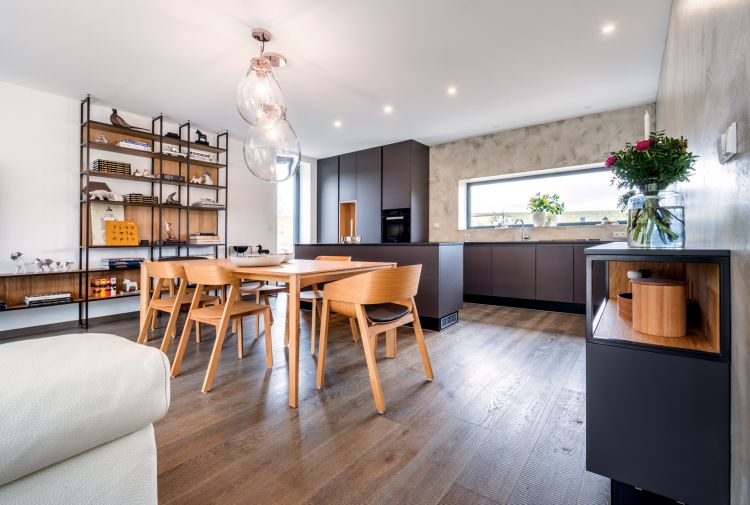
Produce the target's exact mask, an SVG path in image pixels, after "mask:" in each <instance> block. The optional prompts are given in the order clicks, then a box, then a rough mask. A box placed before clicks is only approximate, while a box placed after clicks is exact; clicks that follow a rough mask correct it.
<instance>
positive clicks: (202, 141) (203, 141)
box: [194, 130, 208, 146]
mask: <svg viewBox="0 0 750 505" xmlns="http://www.w3.org/2000/svg"><path fill="white" fill-rule="evenodd" d="M195 136H196V137H198V139H197V140H196V141H195V142H194V144H200V145H203V146H207V145H208V137H207V136H206V134H205V133H203V132H202V131H200V130H195Z"/></svg>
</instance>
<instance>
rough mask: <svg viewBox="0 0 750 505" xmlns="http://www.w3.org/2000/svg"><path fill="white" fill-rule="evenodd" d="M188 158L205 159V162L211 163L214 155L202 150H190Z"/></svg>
mask: <svg viewBox="0 0 750 505" xmlns="http://www.w3.org/2000/svg"><path fill="white" fill-rule="evenodd" d="M190 159H191V160H196V161H205V162H206V163H213V162H214V156H213V155H212V154H211V153H204V152H203V151H193V150H191V151H190Z"/></svg>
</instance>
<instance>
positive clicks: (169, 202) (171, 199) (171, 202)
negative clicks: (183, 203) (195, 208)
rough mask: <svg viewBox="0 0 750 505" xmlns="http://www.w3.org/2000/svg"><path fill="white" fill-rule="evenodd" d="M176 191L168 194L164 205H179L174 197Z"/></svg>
mask: <svg viewBox="0 0 750 505" xmlns="http://www.w3.org/2000/svg"><path fill="white" fill-rule="evenodd" d="M176 195H177V191H173V192H171V193H170V194H169V196H168V197H167V200H166V201H165V202H164V205H180V201H179V200H178V199H177V197H176Z"/></svg>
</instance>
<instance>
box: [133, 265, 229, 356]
mask: <svg viewBox="0 0 750 505" xmlns="http://www.w3.org/2000/svg"><path fill="white" fill-rule="evenodd" d="M141 268H145V269H146V272H147V273H148V276H149V284H148V285H146V286H141V289H149V286H151V284H152V283H153V282H154V281H156V284H155V286H154V291H153V294H152V296H151V300H150V301H149V303H148V312H146V317H145V318H144V320H143V324H141V329H140V332H139V333H138V343H139V344H145V343H146V342H147V340H148V329H149V326H151V328H152V329H153V328H154V321H155V320H156V315H157V313H159V312H166V313H167V314H169V322H168V323H167V328H166V330H165V331H164V338H163V339H162V342H161V347H160V348H161V351H162V352H163V353H166V352H167V351H168V350H169V346H170V344H171V343H172V339H173V338H174V337H175V335H176V332H177V317H178V316H179V314H180V309H181V308H182V306H183V305H186V304H188V303H191V301H192V296H191V295H192V294H193V293H192V292H191V291H190V290H189V289H188V281H187V279H186V277H185V269H184V267H183V266H182V265H179V264H176V263H171V262H160V261H144V262H143V264H142V265H141ZM175 286H176V287H177V289H176V291H175ZM165 294H166V295H167V296H163V295H165ZM197 303H198V306H200V307H204V306H208V305H218V304H219V303H220V300H219V298H218V297H216V296H210V295H201V296H200V297H199V298H198V301H197ZM199 332H200V328H199V327H198V323H197V322H196V334H198V333H199Z"/></svg>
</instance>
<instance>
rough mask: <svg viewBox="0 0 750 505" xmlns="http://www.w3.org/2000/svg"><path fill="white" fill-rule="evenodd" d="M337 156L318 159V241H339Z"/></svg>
mask: <svg viewBox="0 0 750 505" xmlns="http://www.w3.org/2000/svg"><path fill="white" fill-rule="evenodd" d="M338 235H339V157H338V156H333V157H331V158H323V159H321V160H318V242H322V243H329V244H336V243H338V241H339V236H338Z"/></svg>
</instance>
